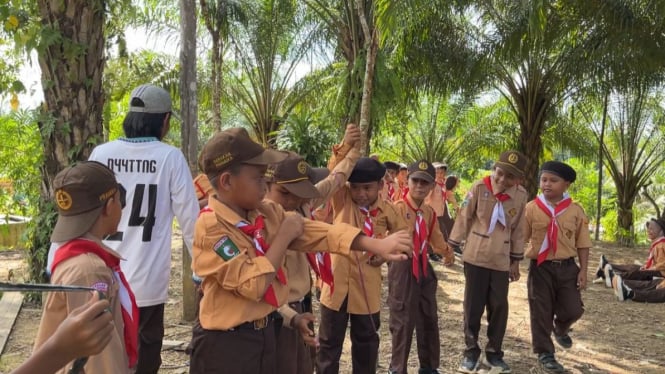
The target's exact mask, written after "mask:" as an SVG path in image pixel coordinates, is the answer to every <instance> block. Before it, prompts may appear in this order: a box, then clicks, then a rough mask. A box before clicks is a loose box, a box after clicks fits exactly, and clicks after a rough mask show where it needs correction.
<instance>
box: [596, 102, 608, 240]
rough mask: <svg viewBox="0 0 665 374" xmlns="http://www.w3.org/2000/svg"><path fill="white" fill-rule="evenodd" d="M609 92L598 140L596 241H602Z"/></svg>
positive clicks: (604, 105)
mask: <svg viewBox="0 0 665 374" xmlns="http://www.w3.org/2000/svg"><path fill="white" fill-rule="evenodd" d="M609 96H610V94H609V92H606V93H605V99H604V100H603V119H602V121H601V123H600V138H599V139H598V191H597V194H596V234H595V239H596V240H600V217H602V216H603V212H602V207H603V206H602V198H603V142H604V141H605V125H606V123H607V100H608V98H609Z"/></svg>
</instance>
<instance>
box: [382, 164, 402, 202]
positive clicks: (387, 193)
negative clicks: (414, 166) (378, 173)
mask: <svg viewBox="0 0 665 374" xmlns="http://www.w3.org/2000/svg"><path fill="white" fill-rule="evenodd" d="M383 166H385V167H386V175H385V176H384V177H383V188H382V189H381V194H380V197H381V198H382V199H383V200H388V201H395V200H399V193H398V190H399V185H398V184H397V173H399V164H398V163H396V162H392V161H386V162H384V163H383Z"/></svg>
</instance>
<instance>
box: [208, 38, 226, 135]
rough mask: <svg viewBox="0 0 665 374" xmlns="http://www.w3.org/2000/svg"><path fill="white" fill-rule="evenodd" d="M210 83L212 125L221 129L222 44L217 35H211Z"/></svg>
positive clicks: (218, 129)
mask: <svg viewBox="0 0 665 374" xmlns="http://www.w3.org/2000/svg"><path fill="white" fill-rule="evenodd" d="M210 62H211V70H212V71H211V74H210V78H211V79H210V80H211V82H210V83H211V84H212V125H213V127H214V128H215V129H216V130H217V131H222V107H221V105H222V88H223V87H222V62H223V61H222V45H221V42H220V40H219V35H214V34H213V35H212V54H211V58H210Z"/></svg>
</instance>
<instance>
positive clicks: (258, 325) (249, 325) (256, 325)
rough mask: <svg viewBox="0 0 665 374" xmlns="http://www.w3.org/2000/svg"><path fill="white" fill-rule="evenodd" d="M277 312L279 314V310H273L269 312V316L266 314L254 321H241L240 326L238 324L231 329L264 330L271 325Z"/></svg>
mask: <svg viewBox="0 0 665 374" xmlns="http://www.w3.org/2000/svg"><path fill="white" fill-rule="evenodd" d="M275 314H277V312H272V313H270V314H268V315H267V316H265V317H263V318H259V319H257V320H254V321H249V322H245V323H241V324H239V325H238V326H236V327H234V328H232V329H229V331H233V330H263V329H265V328H266V327H268V326H270V324H271V323H272V322H273V321H274V320H275Z"/></svg>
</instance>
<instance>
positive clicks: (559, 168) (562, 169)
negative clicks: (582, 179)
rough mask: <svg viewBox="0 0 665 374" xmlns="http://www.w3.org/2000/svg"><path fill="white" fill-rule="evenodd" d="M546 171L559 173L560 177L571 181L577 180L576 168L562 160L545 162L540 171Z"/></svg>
mask: <svg viewBox="0 0 665 374" xmlns="http://www.w3.org/2000/svg"><path fill="white" fill-rule="evenodd" d="M544 171H545V172H548V173H552V174H555V175H558V176H559V177H561V178H563V180H565V181H567V182H570V183H573V182H575V179H577V173H576V172H575V169H573V168H572V167H571V166H570V165H568V164H565V163H563V162H560V161H547V162H544V163H543V165H542V166H541V167H540V172H541V173H542V172H544Z"/></svg>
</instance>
